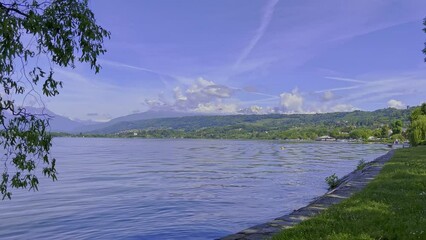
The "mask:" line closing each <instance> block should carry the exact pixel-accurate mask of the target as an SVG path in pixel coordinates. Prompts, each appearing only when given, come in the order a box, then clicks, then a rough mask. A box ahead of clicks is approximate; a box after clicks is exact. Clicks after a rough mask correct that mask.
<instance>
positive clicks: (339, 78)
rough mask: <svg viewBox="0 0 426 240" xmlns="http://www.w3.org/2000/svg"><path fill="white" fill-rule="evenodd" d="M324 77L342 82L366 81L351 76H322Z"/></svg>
mask: <svg viewBox="0 0 426 240" xmlns="http://www.w3.org/2000/svg"><path fill="white" fill-rule="evenodd" d="M324 78H327V79H332V80H337V81H342V82H353V83H367V81H363V80H358V79H353V78H342V77H324Z"/></svg>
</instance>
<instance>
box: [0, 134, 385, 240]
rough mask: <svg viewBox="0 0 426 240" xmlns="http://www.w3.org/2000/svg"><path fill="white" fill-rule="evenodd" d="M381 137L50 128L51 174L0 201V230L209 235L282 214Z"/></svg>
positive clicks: (6, 235) (374, 152)
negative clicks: (149, 135) (354, 139)
mask: <svg viewBox="0 0 426 240" xmlns="http://www.w3.org/2000/svg"><path fill="white" fill-rule="evenodd" d="M388 150H389V149H388V148H387V147H386V146H385V145H382V144H351V143H320V142H313V143H288V142H280V141H237V140H162V139H161V140H160V139H158V140H157V139H154V140H152V139H102V138H55V139H54V146H53V149H52V154H53V156H54V157H56V158H57V169H58V172H59V175H58V178H59V180H58V181H57V182H51V181H49V180H46V179H42V177H40V180H41V181H40V186H39V190H40V191H39V192H32V191H31V192H28V191H26V190H23V191H15V192H14V193H13V196H12V200H4V201H2V202H0V211H1V220H0V239H214V238H218V237H221V236H224V235H227V234H231V233H234V232H237V231H240V230H242V229H244V228H247V227H250V226H252V225H256V224H260V223H263V222H265V221H268V220H271V219H274V218H276V217H279V216H281V215H284V214H287V213H289V212H291V211H293V210H294V209H297V208H300V207H302V206H304V205H306V204H307V203H309V202H310V201H311V200H312V199H313V198H315V197H317V196H319V195H322V194H324V193H325V192H326V191H327V187H328V186H327V184H326V183H325V181H324V178H325V177H327V176H329V175H331V174H333V173H336V174H337V175H338V176H339V177H342V176H344V175H345V174H347V173H349V172H351V171H353V170H354V169H355V168H356V166H357V164H358V161H359V160H361V159H364V160H367V161H370V160H373V159H374V158H375V157H378V156H380V155H382V154H384V153H386V152H387V151H388Z"/></svg>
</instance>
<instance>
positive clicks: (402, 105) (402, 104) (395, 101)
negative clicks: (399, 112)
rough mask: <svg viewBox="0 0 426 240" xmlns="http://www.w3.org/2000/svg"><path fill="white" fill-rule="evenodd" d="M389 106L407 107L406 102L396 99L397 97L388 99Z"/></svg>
mask: <svg viewBox="0 0 426 240" xmlns="http://www.w3.org/2000/svg"><path fill="white" fill-rule="evenodd" d="M388 107H390V108H396V109H404V108H405V104H404V103H402V102H401V101H398V100H395V99H391V100H389V101H388Z"/></svg>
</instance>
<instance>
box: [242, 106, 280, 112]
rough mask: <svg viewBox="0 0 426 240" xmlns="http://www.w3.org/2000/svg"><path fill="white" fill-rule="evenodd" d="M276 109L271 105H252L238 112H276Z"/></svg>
mask: <svg viewBox="0 0 426 240" xmlns="http://www.w3.org/2000/svg"><path fill="white" fill-rule="evenodd" d="M276 112H277V111H276V110H275V109H274V108H272V107H261V106H258V105H252V106H250V107H248V108H243V109H240V110H238V113H242V114H269V113H276Z"/></svg>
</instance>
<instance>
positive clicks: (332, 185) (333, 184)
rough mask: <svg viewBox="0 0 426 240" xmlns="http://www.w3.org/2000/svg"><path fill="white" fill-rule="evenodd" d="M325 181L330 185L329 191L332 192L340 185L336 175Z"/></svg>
mask: <svg viewBox="0 0 426 240" xmlns="http://www.w3.org/2000/svg"><path fill="white" fill-rule="evenodd" d="M325 181H326V182H327V184H328V190H331V189H333V188H335V187H337V186H338V185H339V178H338V177H337V176H336V174H335V173H333V175H330V176H328V177H326V178H325Z"/></svg>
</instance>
